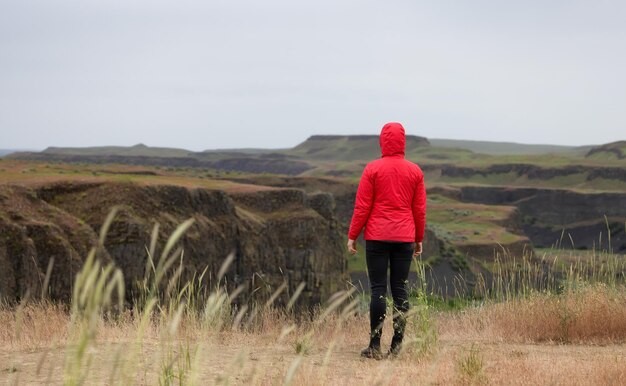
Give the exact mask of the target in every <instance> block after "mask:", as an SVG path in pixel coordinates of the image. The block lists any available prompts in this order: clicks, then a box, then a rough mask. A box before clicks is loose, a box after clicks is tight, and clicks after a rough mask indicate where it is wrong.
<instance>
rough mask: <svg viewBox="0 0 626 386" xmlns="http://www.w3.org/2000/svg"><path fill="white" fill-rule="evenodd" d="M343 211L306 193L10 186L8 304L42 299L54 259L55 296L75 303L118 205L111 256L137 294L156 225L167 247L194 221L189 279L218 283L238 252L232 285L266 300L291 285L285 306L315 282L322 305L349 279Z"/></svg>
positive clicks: (315, 297)
mask: <svg viewBox="0 0 626 386" xmlns="http://www.w3.org/2000/svg"><path fill="white" fill-rule="evenodd" d="M333 205H334V203H333V200H332V197H330V196H328V195H323V194H321V195H320V194H311V195H308V194H306V193H305V192H303V191H301V190H296V189H266V190H262V191H252V192H247V193H237V194H232V195H229V194H227V193H226V192H223V191H217V190H206V189H187V188H184V187H178V186H140V185H136V184H131V183H58V184H54V185H49V186H41V187H37V188H26V187H19V186H6V185H5V186H0V235H1V236H0V298H3V299H9V300H14V299H19V298H21V297H23V296H24V295H25V294H26V293H27V292H30V295H31V296H33V295H35V296H37V297H38V296H39V294H40V292H41V286H42V285H43V280H44V277H45V272H46V267H47V266H48V262H49V261H50V259H52V258H54V266H53V271H52V276H51V281H50V286H49V293H50V296H51V297H52V298H54V299H61V300H68V299H69V296H70V293H71V286H72V283H73V277H74V275H75V274H76V272H77V271H78V270H79V269H80V267H81V264H82V261H83V259H84V258H85V257H86V255H87V252H88V250H89V249H90V248H91V246H93V245H95V243H96V240H97V236H96V232H97V231H98V229H99V228H100V226H101V224H102V223H103V221H104V219H105V218H106V215H107V214H108V212H109V210H110V208H111V207H113V206H118V207H119V208H120V212H119V214H118V216H117V217H116V219H115V221H114V222H113V224H112V225H111V228H110V230H109V233H108V235H107V238H106V242H105V249H106V252H105V253H104V258H105V259H111V260H112V261H114V262H115V264H116V265H117V266H119V267H120V268H121V269H122V270H123V272H124V275H125V280H126V287H127V289H132V288H133V287H134V285H135V283H136V281H137V280H138V279H140V278H142V277H143V274H144V270H145V266H146V262H147V253H146V246H147V245H149V243H150V233H151V231H152V228H153V226H154V224H155V223H159V224H160V238H159V239H160V240H161V241H160V245H161V246H162V245H163V244H164V242H165V240H166V239H167V237H168V235H169V234H170V233H171V232H172V231H173V230H174V229H175V228H176V226H177V225H178V224H180V223H181V222H183V221H184V220H186V219H188V218H190V217H193V218H194V219H195V223H194V225H193V226H192V227H191V228H190V229H189V231H188V232H187V233H186V234H185V235H184V236H183V238H182V239H181V241H180V246H181V247H182V248H183V250H184V256H183V264H184V272H183V279H186V278H187V279H188V278H191V277H192V276H193V274H194V273H200V272H202V271H203V270H204V268H205V267H208V271H209V273H208V274H207V275H206V276H205V279H206V280H207V283H206V284H209V282H210V278H211V277H215V276H216V273H217V271H218V269H219V267H220V265H221V264H222V262H223V260H224V259H225V257H226V256H227V255H228V253H230V252H234V254H235V257H236V258H235V262H234V263H233V265H231V268H230V270H229V272H228V274H227V276H226V279H227V282H228V283H229V285H230V286H231V287H233V288H234V287H235V286H237V285H239V284H245V285H246V286H247V289H248V291H247V292H246V293H247V296H248V297H250V296H252V295H251V294H253V293H254V295H253V296H254V297H255V298H259V299H262V298H263V297H264V296H265V297H266V296H268V295H269V293H271V292H272V291H274V290H275V289H276V288H278V287H279V286H280V285H281V284H282V283H283V282H287V284H288V291H287V292H285V293H284V294H283V296H281V298H280V299H279V300H278V301H279V303H280V302H285V301H286V299H288V298H287V297H288V296H289V294H290V293H293V291H294V290H295V288H296V287H297V286H298V285H299V283H300V282H305V283H306V287H305V290H304V292H303V294H302V296H301V297H300V305H302V306H312V305H315V304H319V303H320V302H322V301H324V300H325V299H326V298H328V297H329V296H330V294H332V293H333V292H335V291H336V290H338V289H341V288H343V286H344V284H345V280H346V279H347V278H346V276H345V275H346V260H345V255H344V254H343V249H342V244H343V243H342V237H341V234H340V233H339V232H338V222H337V220H336V219H335V217H334V215H333V210H332V207H333ZM157 251H158V249H157ZM128 292H129V294H128V296H129V297H132V296H133V293H132V291H128ZM129 300H130V299H129Z"/></svg>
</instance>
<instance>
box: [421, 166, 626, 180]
mask: <svg viewBox="0 0 626 386" xmlns="http://www.w3.org/2000/svg"><path fill="white" fill-rule="evenodd" d="M422 168H423V170H424V171H438V172H439V173H440V174H441V177H451V178H463V179H471V178H472V177H475V176H482V177H487V176H494V175H495V176H497V175H504V174H509V173H512V174H515V175H517V176H518V177H522V176H526V177H527V178H528V179H529V180H549V179H552V178H556V177H567V176H571V175H576V174H584V175H586V177H585V178H586V180H587V181H593V180H596V179H599V178H605V179H611V180H617V181H626V169H624V168H621V167H598V166H583V165H569V166H563V167H552V168H551V167H544V166H538V165H533V164H495V165H490V166H488V167H485V168H475V167H465V166H457V165H447V164H444V165H424V166H423V167H422Z"/></svg>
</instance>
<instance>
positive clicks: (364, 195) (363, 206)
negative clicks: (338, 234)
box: [348, 166, 374, 240]
mask: <svg viewBox="0 0 626 386" xmlns="http://www.w3.org/2000/svg"><path fill="white" fill-rule="evenodd" d="M373 201H374V184H373V182H372V176H371V174H370V171H369V168H368V167H367V166H366V167H365V170H363V174H362V175H361V180H360V181H359V188H358V189H357V191H356V201H355V203H354V213H353V214H352V221H351V223H350V231H349V232H348V239H349V240H356V239H357V237H359V234H360V233H361V231H362V230H363V227H364V226H365V223H366V222H367V218H368V217H369V215H370V212H371V210H372V204H373Z"/></svg>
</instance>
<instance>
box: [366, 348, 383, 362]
mask: <svg viewBox="0 0 626 386" xmlns="http://www.w3.org/2000/svg"><path fill="white" fill-rule="evenodd" d="M361 356H362V357H363V358H370V359H376V360H381V359H383V353H382V352H381V351H380V347H372V346H369V347H368V348H366V349H364V350H363V351H361Z"/></svg>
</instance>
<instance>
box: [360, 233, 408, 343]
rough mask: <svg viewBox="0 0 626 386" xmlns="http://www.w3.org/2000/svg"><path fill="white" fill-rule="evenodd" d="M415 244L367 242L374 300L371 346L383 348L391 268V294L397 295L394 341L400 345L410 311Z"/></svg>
mask: <svg viewBox="0 0 626 386" xmlns="http://www.w3.org/2000/svg"><path fill="white" fill-rule="evenodd" d="M413 251H414V244H413V243H398V242H387V241H375V240H366V241H365V256H366V259H367V272H368V275H369V279H370V288H371V290H372V298H371V301H370V328H371V340H370V346H377V347H380V336H381V334H382V326H383V322H384V321H385V314H386V312H387V267H388V266H389V268H390V275H389V278H390V280H389V281H390V284H391V295H392V296H393V303H394V312H393V330H394V334H393V340H392V345H396V344H400V343H401V342H402V338H403V337H404V328H405V327H406V318H405V313H406V312H407V311H408V310H409V294H408V290H407V287H408V278H409V269H410V268H411V259H412V257H413Z"/></svg>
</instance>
